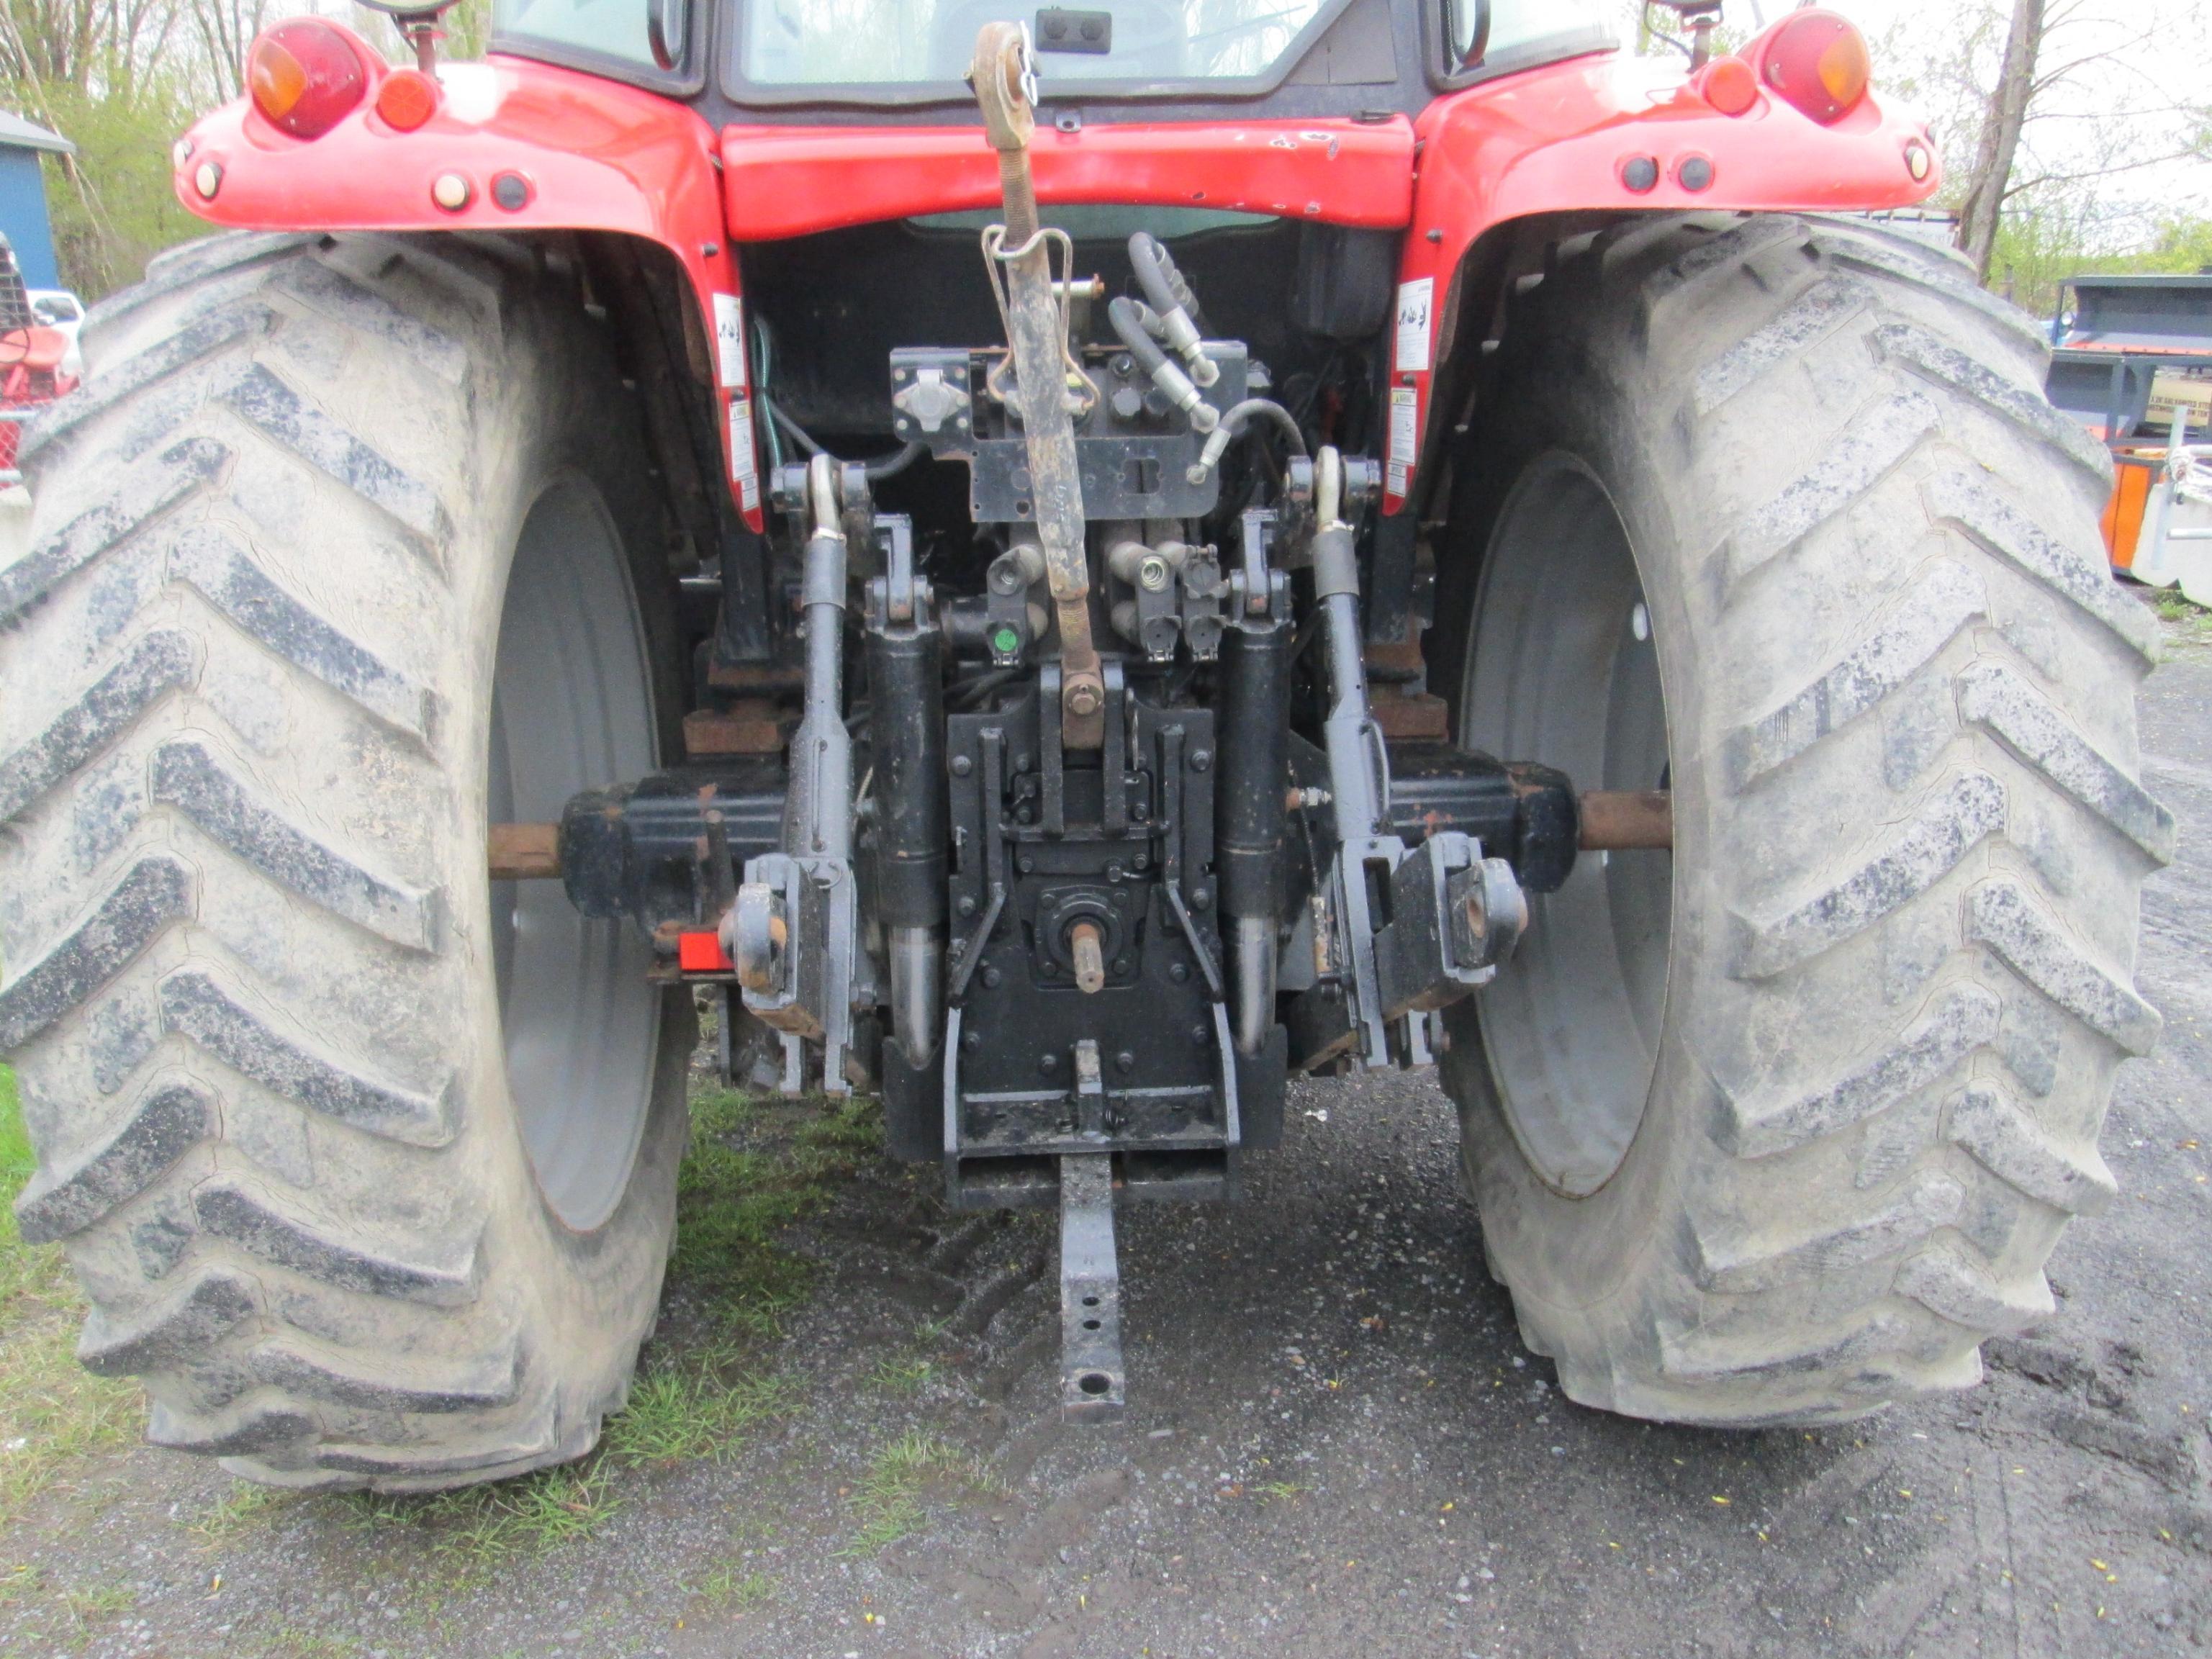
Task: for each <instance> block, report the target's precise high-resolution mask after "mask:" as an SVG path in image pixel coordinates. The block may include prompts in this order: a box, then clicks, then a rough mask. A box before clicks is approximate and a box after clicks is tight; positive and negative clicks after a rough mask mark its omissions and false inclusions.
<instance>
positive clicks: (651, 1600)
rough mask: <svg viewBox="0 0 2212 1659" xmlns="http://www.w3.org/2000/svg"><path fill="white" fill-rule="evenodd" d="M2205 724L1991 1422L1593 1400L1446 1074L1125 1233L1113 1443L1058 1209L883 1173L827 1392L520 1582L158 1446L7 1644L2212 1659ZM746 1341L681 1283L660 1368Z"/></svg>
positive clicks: (37, 1511) (129, 1471)
mask: <svg viewBox="0 0 2212 1659" xmlns="http://www.w3.org/2000/svg"><path fill="white" fill-rule="evenodd" d="M2208 711H2212V649H2207V648H2201V647H2193V646H2190V645H2186V644H2185V645H2183V646H2182V647H2180V648H2179V649H2178V650H2177V651H2176V653H2175V655H2174V659H2173V660H2172V661H2171V662H2170V663H2169V664H2168V665H2166V667H2164V668H2162V669H2161V670H2160V671H2159V672H2158V674H2157V675H2156V676H2155V677H2154V678H2153V679H2152V680H2151V681H2150V683H2149V684H2148V689H2147V690H2146V692H2145V696H2144V701H2143V720H2144V748H2145V750H2146V751H2147V753H2148V756H2149V757H2150V758H2149V762H2148V765H2149V772H2150V777H2151V782H2152V786H2153V787H2154V789H2155V790H2156V792H2157V793H2160V795H2161V796H2162V797H2163V798H2164V799H2166V802H2167V803H2168V804H2169V805H2172V808H2173V809H2174V811H2176V813H2177V814H2178V815H2179V817H2180V819H2181V821H2182V824H2183V830H2184V833H2183V842H2182V852H2181V856H2180V860H2179V863H2178V864H2177V865H2176V866H2174V867H2173V868H2172V870H2171V871H2168V872H2166V873H2164V874H2162V875H2160V877H2159V878H2156V879H2155V880H2154V881H2153V882H2152V883H2151V884H2150V887H2149V889H2148V897H2147V901H2146V906H2145V926H2144V934H2143V946H2142V973H2141V983H2142V987H2143V989H2144V991H2145V992H2146V994H2148V995H2149V996H2150V998H2151V999H2152V1000H2154V1002H2155V1003H2156V1004H2158V1005H2159V1006H2160V1007H2161V1008H2162V1009H2163V1010H2164V1012H2165V1013H2166V1033H2165V1036H2164V1038H2163V1040H2162V1042H2160V1047H2159V1050H2158V1052H2157V1054H2155V1055H2154V1057H2153V1058H2152V1059H2150V1060H2148V1061H2145V1062H2142V1063H2139V1064H2136V1065H2132V1066H2129V1067H2127V1068H2126V1069H2125V1070H2124V1072H2123V1073H2122V1080H2121V1084H2120V1087H2119V1091H2118V1098H2117V1100H2116V1102H2115V1103H2114V1106H2113V1110H2112V1120H2111V1122H2110V1125H2109V1127H2108V1128H2107V1130H2106V1137H2105V1146H2106V1152H2107V1154H2108V1157H2109V1158H2110V1161H2111V1163H2112V1166H2113V1168H2114V1170H2116V1172H2117V1173H2118V1176H2119V1178H2120V1182H2121V1186H2122V1197H2121V1199H2120V1200H2119V1202H2118V1204H2117V1205H2116V1206H2114V1207H2113V1209H2112V1212H2111V1213H2109V1214H2108V1215H2107V1216H2106V1217H2105V1218H2101V1219H2100V1220H2097V1221H2094V1222H2092V1223H2088V1224H2085V1225H2081V1226H2080V1227H2077V1228H2076V1229H2075V1230H2074V1231H2072V1232H2071V1233H2070V1234H2069V1237H2067V1239H2066V1240H2065V1242H2064V1243H2063V1244H2062V1245H2061V1247H2060V1249H2059V1251H2058V1254H2057V1257H2056V1259H2055V1260H2054V1261H2053V1263H2052V1268H2051V1278H2052V1279H2053V1282H2054V1287H2055V1288H2056V1289H2057V1292H2058V1295H2059V1297H2060V1304H2061V1305H2060V1311H2059V1314H2058V1316H2057V1318H2056V1319H2055V1320H2054V1321H2053V1322H2051V1324H2050V1325H2049V1326H2048V1327H2047V1328H2045V1329H2044V1330H2043V1331H2041V1332H2039V1334H2036V1335H2035V1336H2034V1337H2033V1338H2032V1339H2030V1340H2021V1341H2016V1342H2009V1343H1997V1344H1992V1345H1990V1350H1989V1352H1988V1360H1989V1364H1988V1373H1989V1374H1988V1378H1987V1380H1986V1382H1985V1383H1984V1385H1983V1386H1982V1387H1981V1388H1979V1389H1976V1390H1974V1391H1972V1392H1971V1393H1966V1394H1962V1395H1957V1396H1954V1397H1951V1398H1948V1399H1946V1400H1944V1401H1940V1402H1937V1403H1935V1404H1931V1405H1926V1406H1922V1407H1916V1408H1913V1409H1909V1410H1899V1411H1895V1412H1892V1413H1887V1414H1885V1415H1882V1416H1881V1417H1878V1418H1875V1419H1869V1420H1868V1421H1865V1422H1863V1423H1860V1424H1857V1425H1850V1426H1849V1427H1846V1428H1841V1429H1834V1430H1827V1431H1817V1432H1814V1433H1809V1434H1808V1433H1804V1432H1802V1431H1768V1432H1761V1433H1733V1434H1731V1433H1711V1432H1695V1431H1685V1430H1674V1429H1667V1428H1660V1427H1655V1426H1652V1425H1646V1424H1641V1423H1635V1422H1630V1421H1627V1420H1626V1419H1619V1418H1613V1417H1607V1416H1602V1415H1599V1414H1596V1413H1589V1412H1585V1411H1583V1410H1581V1409H1580V1408H1578V1407H1573V1406H1571V1405H1569V1404H1567V1403H1566V1402H1565V1401H1563V1400H1562V1399H1561V1397H1560V1396H1559V1394H1558V1393H1557V1392H1556V1390H1555V1389H1554V1387H1553V1374H1552V1371H1551V1369H1550V1367H1549V1365H1548V1364H1547V1363H1546V1362H1543V1361H1541V1360H1538V1359H1535V1358H1531V1357H1529V1356H1528V1355H1527V1354H1526V1353H1525V1352H1523V1351H1522V1348H1521V1346H1520V1345H1519V1343H1518V1341H1517V1340H1516V1337H1515V1334H1514V1329H1513V1323H1512V1319H1511V1315H1510V1309H1509V1307H1508V1304H1507V1302H1506V1299H1505V1297H1504V1293H1503V1292H1502V1291H1499V1290H1498V1288H1496V1287H1495V1286H1494V1285H1492V1284H1491V1283H1490V1281H1489V1280H1488V1279H1486V1277H1485V1276H1484V1274H1483V1273H1482V1271H1481V1268H1480V1247H1479V1244H1478V1241H1477V1236H1476V1226H1475V1222H1474V1216H1473V1214H1472V1213H1471V1212H1470V1211H1469V1209H1468V1206H1467V1205H1466V1204H1465V1203H1464V1201H1463V1200H1462V1199H1461V1198H1460V1197H1459V1196H1458V1194H1457V1193H1456V1191H1455V1184H1454V1178H1453V1170H1454V1129H1453V1126H1452V1123H1451V1119H1450V1114H1449V1109H1448V1108H1447V1106H1446V1104H1445V1103H1444V1101H1443V1097H1441V1096H1440V1095H1439V1094H1438V1093H1437V1090H1436V1088H1435V1087H1434V1085H1433V1083H1432V1081H1431V1079H1430V1078H1429V1077H1428V1076H1427V1075H1425V1074H1423V1075H1417V1076H1412V1077H1377V1078H1371V1079H1363V1080H1359V1081H1357V1082H1352V1083H1347V1084H1327V1085H1308V1086H1302V1087H1300V1088H1299V1089H1297V1091H1294V1096H1293V1102H1292V1109H1291V1122H1292V1126H1293V1127H1292V1129H1291V1133H1290V1136H1289V1138H1288V1144H1287V1145H1286V1146H1285V1149H1284V1150H1283V1151H1282V1152H1280V1153H1278V1154H1275V1155H1273V1156H1269V1157H1265V1158H1259V1159H1256V1160H1255V1164H1254V1166H1253V1169H1252V1172H1251V1177H1250V1180H1249V1188H1248V1193H1249V1196H1248V1199H1247V1201H1246V1202H1245V1203H1243V1205H1242V1206H1238V1207H1237V1208H1233V1209H1226V1210H1215V1211H1204V1210H1194V1209H1171V1208H1161V1209H1152V1210H1145V1209H1138V1210H1134V1211H1126V1212H1124V1214H1123V1218H1122V1225H1121V1246H1122V1253H1123V1254H1122V1261H1123V1275H1124V1284H1125V1286H1126V1310H1125V1329H1126V1331H1127V1334H1128V1339H1129V1346H1128V1359H1129V1370H1130V1384H1129V1396H1130V1401H1131V1408H1130V1411H1129V1413H1128V1416H1127V1419H1126V1420H1125V1421H1124V1422H1122V1423H1121V1424H1119V1425H1112V1426H1109V1427H1103V1428H1101V1427H1090V1428H1068V1427H1063V1426H1061V1425H1060V1423H1059V1422H1058V1420H1057V1416H1056V1412H1055V1410H1054V1398H1055V1387H1056V1364H1055V1347H1056V1343H1057V1340H1058V1327H1057V1315H1056V1301H1055V1287H1054V1280H1053V1279H1052V1277H1051V1273H1050V1268H1051V1266H1052V1247H1053V1239H1052V1236H1051V1231H1050V1227H1049V1222H1048V1218H1043V1217H1036V1216H1031V1217H1024V1218H1014V1219H1007V1218H984V1219H976V1220H970V1221H967V1222H965V1223H962V1222H959V1221H957V1220H955V1219H953V1218H948V1217H946V1216H945V1215H944V1214H943V1213H942V1212H940V1211H939V1210H938V1209H937V1208H936V1207H935V1206H934V1204H933V1201H932V1200H931V1198H930V1195H929V1183H928V1182H927V1180H925V1179H923V1178H921V1177H915V1176H908V1174H906V1173H905V1172H902V1171H898V1170H891V1169H889V1168H887V1167H877V1166H870V1167H868V1168H866V1169H864V1170H862V1171H861V1172H860V1174H858V1175H857V1176H853V1177H852V1178H850V1179H849V1180H846V1181H843V1182H840V1183H839V1184H838V1185H837V1186H836V1189H835V1195H834V1197H833V1199H832V1200H831V1201H830V1202H829V1204H828V1205H827V1206H825V1207H823V1209H821V1210H819V1211H817V1212H816V1213H815V1214H814V1215H813V1216H811V1217H810V1218H808V1219H807V1220H806V1221H805V1222H803V1223H802V1224H800V1225H799V1226H798V1227H797V1228H795V1229H794V1231H793V1235H792V1237H791V1243H792V1247H793V1249H796V1250H797V1251H798V1252H799V1254H801V1255H805V1256H806V1257H809V1258H811V1259H812V1260H813V1261H814V1262H815V1263H816V1264H817V1273H816V1282H815V1287H814V1290H813V1292H812V1294H811V1297H809V1299H808V1300H807V1301H806V1302H805V1304H804V1305H803V1306H801V1307H800V1308H799V1309H798V1310H795V1311H794V1312H793V1313H792V1314H791V1315H789V1316H787V1320H786V1322H785V1331H784V1334H783V1335H782V1336H781V1338H780V1339H763V1340H759V1341H757V1343H755V1344H754V1346H752V1347H751V1348H750V1349H748V1350H746V1351H745V1352H743V1353H742V1354H741V1355H740V1356H739V1358H738V1363H739V1364H741V1365H742V1366H744V1367H745V1368H748V1369H749V1370H750V1371H751V1372H753V1373H754V1374H768V1373H773V1374H775V1375H776V1376H780V1377H781V1378H782V1379H783V1392H784V1395H785V1396H786V1398H787V1399H788V1400H789V1401H791V1402H793V1403H792V1404H791V1406H790V1407H789V1408H788V1409H787V1411H785V1412H784V1413H782V1414H781V1415H775V1416H772V1417H769V1418H768V1419H763V1420H761V1421H758V1422H756V1423H755V1424H753V1425H751V1426H750V1428H748V1429H747V1430H745V1431H744V1432H743V1433H742V1434H741V1435H740V1436H739V1437H738V1438H737V1440H736V1442H735V1443H734V1444H733V1445H732V1446H731V1447H730V1448H729V1449H728V1450H727V1452H726V1455H723V1456H721V1457H720V1458H714V1457H707V1458H691V1459H686V1460H678V1461H671V1462H665V1463H662V1464H659V1465H654V1466H648V1467H642V1468H621V1469H617V1468H612V1467H611V1466H603V1467H602V1468H600V1469H599V1471H598V1472H597V1473H596V1474H593V1475H592V1477H591V1478H590V1479H589V1480H585V1481H582V1482H574V1481H573V1480H572V1482H571V1483H570V1484H568V1485H566V1486H563V1485H561V1484H559V1483H557V1482H553V1483H549V1482H544V1481H540V1482H538V1483H536V1484H535V1485H534V1486H531V1487H529V1489H528V1492H527V1493H526V1494H525V1495H526V1496H529V1497H530V1500H531V1502H532V1503H535V1504H536V1505H537V1510H535V1511H533V1513H535V1514H536V1515H537V1520H536V1522H533V1523H532V1524H533V1525H534V1526H535V1527H536V1530H534V1531H532V1530H530V1529H529V1528H522V1529H521V1534H520V1535H521V1536H522V1538H523V1541H522V1542H521V1543H520V1544H519V1545H517V1546H515V1547H512V1548H509V1549H507V1550H506V1551H505V1552H504V1553H502V1552H501V1551H500V1550H498V1549H495V1548H493V1547H488V1546H486V1545H485V1544H484V1543H483V1541H482V1534H481V1529H479V1532H478V1534H476V1536H477V1542H474V1543H471V1541H470V1534H467V1533H466V1531H465V1528H461V1527H460V1526H459V1522H457V1521H456V1520H455V1515H456V1513H457V1512H456V1511H453V1510H438V1509H436V1508H435V1506H432V1507H431V1508H429V1509H428V1510H426V1509H424V1508H423V1507H422V1506H421V1505H407V1504H401V1505H385V1506H381V1507H378V1506H373V1505H370V1504H364V1503H362V1502H360V1501H358V1500H343V1499H333V1498H296V1497H289V1496H285V1497H278V1498H274V1499H272V1500H264V1499H263V1498H261V1497H260V1496H259V1495H258V1493H255V1494H249V1495H246V1496H244V1497H241V1496H240V1491H241V1489H240V1488H237V1487H235V1486H234V1485H233V1484H232V1483H231V1482H230V1481H228V1479H227V1478H226V1477H224V1476H223V1475H222V1474H221V1473H220V1472H219V1471H217V1470H215V1469H212V1468H207V1467H205V1466H203V1465H201V1464H200V1463H198V1462H194V1461H191V1460H188V1459H185V1458H182V1457H179V1456H175V1455H170V1454H166V1453H161V1452H157V1451H155V1450H152V1449H143V1448H141V1449H136V1450H131V1451H128V1452H120V1451H118V1452H116V1453H112V1454H110V1455H106V1457H105V1458H103V1459H99V1460H94V1461H91V1462H88V1464H87V1465H86V1467H84V1468H82V1469H81V1470H80V1471H78V1472H77V1473H76V1475H75V1476H74V1478H72V1479H71V1480H70V1481H69V1482H68V1483H67V1484H66V1486H63V1487H60V1488H57V1489H56V1490H54V1491H52V1492H49V1493H48V1494H47V1495H46V1497H44V1498H41V1499H40V1500H39V1501H38V1503H37V1504H36V1505H35V1506H34V1507H33V1510H31V1512H30V1513H29V1514H28V1515H27V1517H26V1518H25V1519H24V1520H22V1521H21V1522H19V1523H18V1524H17V1525H15V1527H14V1528H11V1529H10V1530H9V1531H8V1532H7V1533H5V1534H0V1651H5V1652H8V1653H21V1654H42V1653H47V1652H83V1653H90V1654H100V1655H111V1654H112V1655H122V1654H140V1653H155V1654H166V1655H176V1656H186V1655H193V1656H197V1655H228V1654H234V1653H245V1654H270V1655H299V1656H317V1655H332V1656H335V1655H361V1656H393V1659H397V1656H400V1655H454V1656H493V1655H506V1654H532V1655H535V1654H551V1653H556V1652H567V1653H586V1654H641V1655H643V1654H651V1655H671V1656H689V1655H710V1654H711V1655H723V1654H729V1655H774V1656H779V1659H782V1656H793V1659H795V1656H816V1655H822V1656H830V1659H839V1656H884V1659H890V1656H900V1659H925V1656H928V1659H935V1656H946V1655H955V1654H961V1655H966V1654H976V1655H985V1654H988V1655H1005V1656H1023V1659H1042V1656H1047V1655H1101V1656H1104V1655H1115V1656H1124V1655H1147V1656H1150V1655H1158V1656H1196V1655H1207V1654H1215V1655H1243V1654H1262V1653H1264V1654H1267V1655H1270V1656H1275V1659H1297V1656H1316V1659H1319V1656H1329V1659H1337V1656H1344V1655H1346V1654H1352V1653H1355V1652H1358V1651H1360V1650H1367V1651H1371V1652H1374V1653H1377V1654H1389V1655H1400V1654H1405V1655H1441V1656H1456V1655H1462V1654H1479V1655H1484V1656H1489V1655H1494V1654H1510V1655H1543V1656H1553V1655H1578V1654H1589V1655H1604V1656H1608V1659H1612V1656H1628V1655H1646V1654H1649V1655H1659V1654H1699V1655H1721V1654H1727V1655H1748V1654H1810V1653H1820V1654H1883V1655H1887V1654H1899V1653H1916V1652H1917V1653H1922V1654H1928V1655H1946V1656H1948V1655H1962V1654H1984V1653H2003V1654H2008V1655H2054V1654H2067V1655H2081V1654H2091V1653H2095V1654H2172V1653H2175V1652H2177V1651H2190V1650H2199V1649H2203V1648H2206V1647H2208V1646H2212V1493H2208V1488H2207V1471H2208V1469H2212V1444H2208V1442H2207V1429H2206V1425H2207V1418H2208V1414H2212V1343H2209V1342H2208V1340H2207V1339H2208V1335H2212V1318H2208V1297H2212V1257H2208V1253H2207V1251H2206V1250H2205V1249H2204V1242H2205V1240H2206V1238H2207V1236H2208V1224H2212V1184H2208V1181H2207V1176H2208V1172H2212V1152H2207V1151H2206V1150H2203V1148H2205V1147H2212V1087H2208V1084H2212V1041H2209V1040H2208V1039H2212V1030H2208V1024H2207V1022H2208V1019H2212V974H2208V972H2207V966H2206V956H2205V948H2204V941H2205V940H2206V939H2208V938H2212V849H2208V848H2207V846H2206V844H2205V842H2204V841H2203V838H2202V837H2200V836H2198V835H2197V834H2196V833H2195V831H2196V829H2197V826H2198V825H2202V824H2206V823H2212V719H2208V717H2207V716H2208ZM702 1340H704V1339H703V1337H702V1334H701V1332H700V1329H699V1321H698V1318H697V1316H696V1310H692V1309H690V1308H689V1307H688V1306H687V1304H686V1301H685V1298H684V1295H683V1293H682V1292H681V1291H678V1294H677V1295H676V1296H675V1297H673V1298H672V1301H671V1309H670V1312H669V1316H668V1318H667V1319H666V1321H665V1324H664V1330H663V1334H662V1337H661V1339H660V1340H659V1343H658V1344H657V1352H656V1355H655V1358H656V1360H657V1361H658V1362H659V1363H661V1364H665V1365H678V1364H684V1363H690V1362H689V1360H688V1359H687V1356H693V1355H695V1354H696V1350H697V1345H698V1344H699V1343H700V1342H701V1341H702ZM520 1501H521V1500H520V1498H518V1504H520ZM471 1513H477V1514H482V1513H483V1511H471ZM549 1517H550V1522H552V1523H553V1525H552V1527H551V1528H549V1527H548V1526H547V1525H546V1524H545V1523H546V1522H547V1521H548V1518H549ZM564 1517H565V1518H564ZM561 1526H566V1527H567V1528H568V1529H569V1530H570V1531H572V1532H573V1533H574V1534H576V1535H575V1536H574V1537H572V1538H570V1539H569V1540H568V1541H565V1542H553V1543H550V1544H549V1543H547V1542H546V1539H547V1538H548V1537H549V1536H550V1535H551V1532H552V1531H553V1530H557V1529H558V1528H559V1527H561Z"/></svg>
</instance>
